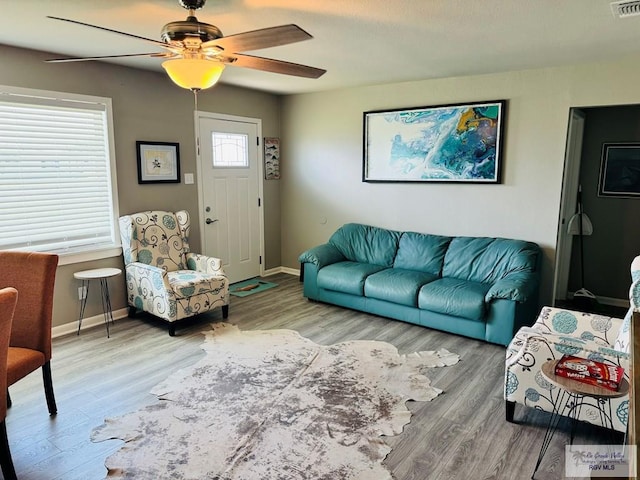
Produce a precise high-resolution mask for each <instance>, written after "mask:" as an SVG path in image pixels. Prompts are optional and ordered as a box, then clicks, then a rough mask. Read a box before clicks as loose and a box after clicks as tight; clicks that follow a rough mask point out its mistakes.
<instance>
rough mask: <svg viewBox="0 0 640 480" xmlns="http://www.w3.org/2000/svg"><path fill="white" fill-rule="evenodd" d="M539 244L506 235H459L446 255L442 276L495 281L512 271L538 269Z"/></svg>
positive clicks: (477, 280) (487, 281)
mask: <svg viewBox="0 0 640 480" xmlns="http://www.w3.org/2000/svg"><path fill="white" fill-rule="evenodd" d="M539 255H540V247H539V246H538V245H537V244H535V243H533V242H525V241H523V240H511V239H507V238H488V237H456V238H454V239H452V240H451V243H450V244H449V248H448V249H447V253H446V255H445V257H444V266H443V269H442V276H443V277H453V278H460V279H463V280H471V281H473V282H481V283H494V282H496V281H497V280H499V279H501V278H504V277H505V276H506V275H507V274H509V273H512V272H521V271H527V272H535V271H536V268H537V263H538V257H539Z"/></svg>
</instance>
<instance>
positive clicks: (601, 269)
mask: <svg viewBox="0 0 640 480" xmlns="http://www.w3.org/2000/svg"><path fill="white" fill-rule="evenodd" d="M577 110H578V109H572V111H571V112H570V116H571V118H572V119H573V116H574V113H575V111H577ZM579 111H580V112H582V114H583V115H584V133H583V136H582V137H583V138H582V142H581V152H580V156H579V158H577V156H576V155H569V150H571V148H573V149H574V150H577V148H576V147H575V145H574V146H573V147H572V143H571V136H572V133H571V130H572V125H571V121H570V124H569V131H568V132H569V133H568V138H567V155H566V158H565V174H564V175H565V178H564V180H563V191H562V200H561V202H562V203H561V215H560V218H559V222H558V248H557V249H556V278H555V281H556V283H555V297H554V298H555V304H556V305H558V306H569V307H571V306H572V296H573V295H572V294H573V292H575V291H576V290H578V289H580V288H583V287H584V288H585V289H587V290H588V291H589V292H592V293H593V294H594V295H595V296H596V299H597V302H595V303H596V305H594V310H598V311H600V313H605V310H606V311H607V312H608V311H615V312H616V315H615V316H620V315H619V312H622V314H624V311H625V310H626V309H627V308H628V306H629V295H628V292H629V285H630V284H631V276H630V272H629V267H630V264H631V261H632V259H633V258H634V257H635V256H637V255H638V254H639V253H640V229H638V228H637V226H636V225H637V218H640V197H637V196H636V197H635V198H624V197H619V196H608V195H603V194H602V193H601V192H600V189H599V182H600V173H601V166H602V157H603V145H604V144H605V143H629V142H640V105H615V106H597V107H580V108H579ZM576 165H579V167H578V168H576ZM576 169H577V170H578V174H577V175H575V170H576ZM572 172H573V173H572ZM570 179H571V180H570ZM568 183H569V184H568ZM578 185H581V186H582V201H583V209H584V212H585V214H586V215H587V217H588V218H589V219H590V223H591V224H592V231H591V232H590V234H589V235H587V236H585V237H584V238H583V246H584V250H583V254H584V261H582V259H581V256H580V248H579V236H578V235H568V236H567V235H566V230H565V229H566V228H567V224H566V222H567V220H568V218H570V217H571V216H572V214H574V213H575V212H576V208H575V204H576V195H575V194H574V192H576V191H577V190H576V189H577V187H578ZM570 202H573V207H572V206H571V203H570ZM563 220H564V222H563ZM578 231H579V229H578ZM563 235H564V236H565V240H566V242H570V243H574V246H573V248H571V247H568V248H565V247H566V245H565V246H563V244H562V242H561V238H562V237H563ZM563 265H564V267H563ZM562 268H566V269H567V273H566V275H567V277H566V280H565V282H566V283H564V287H563V283H561V281H560V273H561V269H562ZM583 274H584V275H583ZM583 276H584V279H583V278H582V277H583ZM563 290H564V292H565V293H566V298H567V301H566V302H565V301H564V300H563V298H562V291H563ZM578 310H580V308H578Z"/></svg>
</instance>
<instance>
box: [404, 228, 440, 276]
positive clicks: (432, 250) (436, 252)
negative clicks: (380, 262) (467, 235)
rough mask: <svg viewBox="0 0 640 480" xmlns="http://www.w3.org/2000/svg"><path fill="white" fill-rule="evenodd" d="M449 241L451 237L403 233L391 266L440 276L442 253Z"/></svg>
mask: <svg viewBox="0 0 640 480" xmlns="http://www.w3.org/2000/svg"><path fill="white" fill-rule="evenodd" d="M450 242H451V237H442V236H440V235H428V234H423V233H415V232H406V233H403V234H402V236H401V237H400V244H399V246H398V253H397V255H396V259H395V261H394V262H393V267H394V268H402V269H405V270H415V271H418V272H426V273H431V274H433V275H438V276H440V274H441V273H442V266H443V264H444V255H445V253H446V251H447V247H448V246H449V243H450Z"/></svg>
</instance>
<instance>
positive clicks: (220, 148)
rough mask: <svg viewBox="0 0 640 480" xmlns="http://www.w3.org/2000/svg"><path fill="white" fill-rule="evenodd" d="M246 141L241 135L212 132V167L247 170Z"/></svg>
mask: <svg viewBox="0 0 640 480" xmlns="http://www.w3.org/2000/svg"><path fill="white" fill-rule="evenodd" d="M248 140H249V137H248V136H247V135H244V134H242V133H222V132H212V134H211V144H212V146H213V166H214V167H227V168H249V156H248V149H247V142H248Z"/></svg>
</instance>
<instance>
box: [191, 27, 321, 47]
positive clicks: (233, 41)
mask: <svg viewBox="0 0 640 480" xmlns="http://www.w3.org/2000/svg"><path fill="white" fill-rule="evenodd" d="M311 38H313V37H312V36H311V35H309V34H308V33H307V32H305V31H304V30H303V29H301V28H300V27H299V26H297V25H294V24H290V25H280V26H279V27H269V28H262V29H260V30H253V31H251V32H244V33H238V34H237V35H229V36H228V37H222V38H218V39H216V40H210V41H208V42H205V43H203V44H202V48H207V47H214V46H215V47H222V48H223V49H224V50H225V51H226V52H228V53H235V52H247V51H250V50H260V49H262V48H268V47H277V46H279V45H287V44H289V43H296V42H302V41H303V40H309V39H311Z"/></svg>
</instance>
